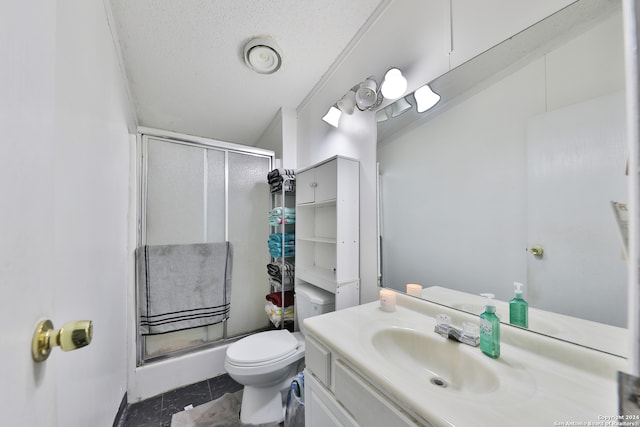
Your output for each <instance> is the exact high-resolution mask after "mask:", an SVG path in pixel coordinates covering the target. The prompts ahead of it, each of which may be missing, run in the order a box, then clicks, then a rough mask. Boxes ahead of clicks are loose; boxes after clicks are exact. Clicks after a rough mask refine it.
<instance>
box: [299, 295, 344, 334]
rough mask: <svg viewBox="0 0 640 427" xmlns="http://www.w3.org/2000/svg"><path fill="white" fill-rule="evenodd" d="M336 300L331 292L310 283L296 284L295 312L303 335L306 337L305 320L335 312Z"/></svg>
mask: <svg viewBox="0 0 640 427" xmlns="http://www.w3.org/2000/svg"><path fill="white" fill-rule="evenodd" d="M335 307H336V298H335V295H333V294H332V293H331V292H327V291H325V290H324V289H320V288H318V287H317V286H313V285H310V284H308V283H297V284H296V307H295V312H296V315H297V317H298V327H299V328H300V332H302V335H306V332H307V331H306V330H305V328H304V325H303V323H304V322H303V321H304V319H306V318H308V317H313V316H317V315H319V314H323V313H329V312H331V311H334V310H335Z"/></svg>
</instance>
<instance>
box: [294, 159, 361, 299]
mask: <svg viewBox="0 0 640 427" xmlns="http://www.w3.org/2000/svg"><path fill="white" fill-rule="evenodd" d="M296 179H297V188H296V273H295V276H296V281H299V280H302V281H304V282H307V283H310V284H312V285H315V286H317V287H319V288H322V289H324V290H326V291H329V292H331V293H333V294H335V296H336V309H340V308H346V307H350V306H353V305H357V304H358V303H359V301H360V260H359V254H360V239H359V237H360V227H359V224H360V218H359V216H360V214H359V206H360V201H359V188H360V165H359V163H358V161H357V160H353V159H349V158H346V157H342V156H334V157H331V158H329V159H327V160H325V161H323V162H320V163H318V164H315V165H313V166H310V167H308V168H305V169H301V170H299V171H297V173H296Z"/></svg>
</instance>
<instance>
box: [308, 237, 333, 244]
mask: <svg viewBox="0 0 640 427" xmlns="http://www.w3.org/2000/svg"><path fill="white" fill-rule="evenodd" d="M298 240H300V241H303V242H314V243H328V244H334V245H335V244H336V243H338V242H337V240H336V239H335V238H331V237H298Z"/></svg>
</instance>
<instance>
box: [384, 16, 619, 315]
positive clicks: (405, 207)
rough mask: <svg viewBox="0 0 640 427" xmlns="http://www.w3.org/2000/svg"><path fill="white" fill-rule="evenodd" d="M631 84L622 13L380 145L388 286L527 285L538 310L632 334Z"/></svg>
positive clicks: (502, 295)
mask: <svg viewBox="0 0 640 427" xmlns="http://www.w3.org/2000/svg"><path fill="white" fill-rule="evenodd" d="M623 89H624V53H623V44H622V18H621V14H620V13H615V14H614V15H613V16H609V17H608V18H606V19H605V20H603V21H601V22H599V23H597V25H593V26H591V27H590V28H589V29H588V30H587V31H585V32H584V33H582V34H580V35H578V36H576V37H575V38H573V39H571V40H569V41H566V42H565V43H563V44H562V45H560V46H558V47H556V48H555V49H554V50H552V51H551V52H548V53H546V54H545V55H543V56H540V57H538V58H535V59H533V60H531V61H530V62H529V63H527V64H526V65H524V66H522V67H520V68H519V69H517V70H516V71H514V72H513V73H512V74H509V75H507V76H505V77H504V78H502V79H501V80H499V81H497V82H495V83H493V84H492V85H491V86H489V87H486V88H484V89H483V90H481V91H476V92H477V93H475V94H472V95H469V96H468V97H467V98H465V99H464V100H463V101H460V102H455V103H451V106H449V107H446V108H442V109H440V110H439V111H437V112H434V113H433V114H431V115H430V116H429V117H428V118H427V119H423V120H420V122H418V123H417V124H413V125H411V126H409V127H408V128H407V129H405V130H403V131H401V132H397V133H395V134H393V135H391V136H389V137H386V138H385V139H384V140H379V142H378V161H379V164H380V173H381V234H382V241H383V243H382V259H383V263H382V284H383V286H386V287H391V288H395V289H398V290H401V291H404V287H405V284H407V283H421V284H422V285H424V286H432V285H438V286H443V287H448V288H452V289H456V290H460V291H464V292H468V293H472V294H476V295H477V294H479V293H482V292H491V293H494V294H496V298H498V299H502V300H509V299H511V298H512V296H513V282H514V281H520V282H525V283H526V285H527V286H526V289H525V297H526V298H527V299H528V300H529V303H530V305H531V306H532V307H536V308H540V309H543V310H548V311H553V312H558V313H562V314H567V315H570V316H575V317H580V318H584V319H589V320H593V321H596V322H602V323H606V324H610V325H615V326H621V327H625V326H626V263H625V260H624V259H623V256H622V248H621V245H620V239H619V237H618V234H617V233H618V230H617V229H616V223H615V221H614V216H613V214H612V211H611V207H610V205H609V202H610V201H611V200H616V201H620V202H625V201H626V188H627V187H626V185H627V184H626V178H625V175H624V174H625V163H626V143H625V140H624V138H625V132H624V97H623V94H622V91H623ZM443 101H444V100H443ZM533 245H541V246H543V248H544V250H545V252H544V256H543V257H542V258H536V257H534V256H533V255H532V254H531V253H530V251H529V250H528V249H529V248H531V247H532V246H533Z"/></svg>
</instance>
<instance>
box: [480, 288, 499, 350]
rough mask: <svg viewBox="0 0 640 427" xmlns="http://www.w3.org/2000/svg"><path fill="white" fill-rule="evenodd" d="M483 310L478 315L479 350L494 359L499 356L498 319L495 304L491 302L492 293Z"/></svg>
mask: <svg viewBox="0 0 640 427" xmlns="http://www.w3.org/2000/svg"><path fill="white" fill-rule="evenodd" d="M484 295H486V296H487V298H489V303H487V305H486V307H485V310H484V312H483V313H482V314H481V315H480V350H482V352H483V353H484V354H486V355H487V356H489V357H492V358H494V359H497V358H498V357H500V319H499V318H498V316H496V306H495V305H493V304H492V302H491V299H492V298H493V295H492V294H484Z"/></svg>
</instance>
